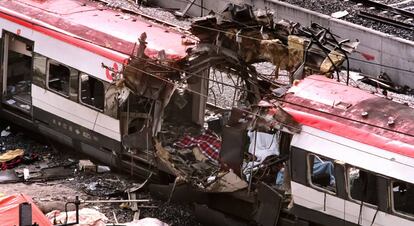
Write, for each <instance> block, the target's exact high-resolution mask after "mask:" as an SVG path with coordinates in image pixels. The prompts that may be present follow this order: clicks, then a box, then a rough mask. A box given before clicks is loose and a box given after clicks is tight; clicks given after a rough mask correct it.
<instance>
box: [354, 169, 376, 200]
mask: <svg viewBox="0 0 414 226" xmlns="http://www.w3.org/2000/svg"><path fill="white" fill-rule="evenodd" d="M347 175H348V182H349V192H350V196H351V198H352V199H354V200H358V201H362V202H363V203H369V204H372V205H378V187H377V176H376V175H375V174H373V173H370V172H368V171H365V170H362V169H359V168H357V167H349V168H348V173H347Z"/></svg>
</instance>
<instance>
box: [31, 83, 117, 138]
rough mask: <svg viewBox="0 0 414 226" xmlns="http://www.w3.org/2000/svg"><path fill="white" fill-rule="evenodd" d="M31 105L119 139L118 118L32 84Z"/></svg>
mask: <svg viewBox="0 0 414 226" xmlns="http://www.w3.org/2000/svg"><path fill="white" fill-rule="evenodd" d="M32 101H33V106H35V107H38V108H40V109H42V110H44V111H47V112H49V113H51V114H54V115H56V116H59V117H61V118H64V119H66V120H68V121H71V122H73V123H76V124H78V125H80V126H83V127H85V128H87V129H90V130H93V131H95V132H97V133H100V134H102V135H104V136H107V137H109V138H112V139H114V140H117V141H121V135H120V123H119V120H117V119H114V118H111V117H109V116H107V115H104V114H103V113H101V112H98V111H95V110H93V109H91V108H89V107H86V106H83V105H81V104H78V103H76V102H73V101H71V100H69V99H67V98H65V97H63V96H61V95H59V94H56V93H54V92H52V91H49V90H46V89H43V88H41V87H39V86H36V85H33V84H32Z"/></svg>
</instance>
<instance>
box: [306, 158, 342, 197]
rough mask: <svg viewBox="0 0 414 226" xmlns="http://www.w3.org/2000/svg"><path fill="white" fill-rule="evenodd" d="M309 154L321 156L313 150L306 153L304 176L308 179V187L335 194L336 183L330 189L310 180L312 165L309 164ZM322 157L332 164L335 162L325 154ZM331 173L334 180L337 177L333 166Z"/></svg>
mask: <svg viewBox="0 0 414 226" xmlns="http://www.w3.org/2000/svg"><path fill="white" fill-rule="evenodd" d="M311 155H314V156H316V157H318V158H321V156H320V155H319V154H316V153H313V152H308V153H307V154H306V168H307V173H306V178H307V181H308V183H309V185H310V187H311V188H314V189H316V190H319V191H322V192H326V193H328V194H331V195H337V191H338V189H337V187H336V186H337V185H336V183H335V185H334V186H333V188H334V190H330V189H328V188H327V187H323V186H322V185H317V184H315V183H313V181H312V172H313V166H311V164H310V163H311V162H310V156H311ZM322 157H323V158H325V159H328V160H329V161H331V162H332V164H335V161H334V159H331V158H329V157H326V156H322ZM332 173H333V175H334V177H335V180H336V179H337V178H336V175H335V168H334V170H333V172H332Z"/></svg>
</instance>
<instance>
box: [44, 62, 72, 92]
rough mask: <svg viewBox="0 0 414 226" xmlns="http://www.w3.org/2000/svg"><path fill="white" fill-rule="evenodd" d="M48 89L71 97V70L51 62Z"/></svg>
mask: <svg viewBox="0 0 414 226" xmlns="http://www.w3.org/2000/svg"><path fill="white" fill-rule="evenodd" d="M48 63H49V71H48V72H49V73H48V75H49V77H48V87H49V89H52V90H54V91H56V92H58V93H61V94H63V95H65V96H69V77H70V68H69V67H67V66H65V65H63V64H61V63H59V62H56V61H52V60H49V61H48Z"/></svg>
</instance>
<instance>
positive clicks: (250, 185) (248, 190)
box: [247, 131, 257, 195]
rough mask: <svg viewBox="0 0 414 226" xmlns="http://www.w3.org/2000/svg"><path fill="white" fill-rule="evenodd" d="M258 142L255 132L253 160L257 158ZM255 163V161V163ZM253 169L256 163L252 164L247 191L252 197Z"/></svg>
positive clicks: (255, 132)
mask: <svg viewBox="0 0 414 226" xmlns="http://www.w3.org/2000/svg"><path fill="white" fill-rule="evenodd" d="M256 140H257V131H254V148H253V158H254V157H255V156H256ZM253 162H254V161H253ZM253 168H254V163H252V165H251V167H250V178H249V187H248V189H247V194H248V195H250V189H251V188H252V180H253Z"/></svg>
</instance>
